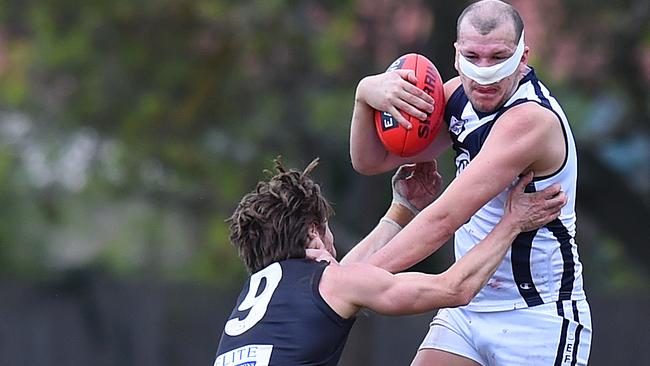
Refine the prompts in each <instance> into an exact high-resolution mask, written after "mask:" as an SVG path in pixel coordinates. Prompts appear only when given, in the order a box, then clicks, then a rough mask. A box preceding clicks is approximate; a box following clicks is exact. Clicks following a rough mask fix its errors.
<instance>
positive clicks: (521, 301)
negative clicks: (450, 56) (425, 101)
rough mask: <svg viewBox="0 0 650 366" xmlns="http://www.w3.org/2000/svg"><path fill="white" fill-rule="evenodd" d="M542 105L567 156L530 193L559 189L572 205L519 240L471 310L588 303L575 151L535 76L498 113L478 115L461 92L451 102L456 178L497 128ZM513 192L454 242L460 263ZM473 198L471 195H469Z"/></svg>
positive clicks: (448, 116)
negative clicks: (557, 127) (520, 108)
mask: <svg viewBox="0 0 650 366" xmlns="http://www.w3.org/2000/svg"><path fill="white" fill-rule="evenodd" d="M530 102H532V103H537V104H539V105H541V106H542V107H544V108H548V109H549V110H551V111H553V112H554V113H555V115H556V116H557V117H558V119H559V121H560V123H561V125H562V129H563V132H564V143H565V147H566V156H565V160H564V163H563V164H562V166H561V167H560V168H559V169H558V170H557V171H556V172H554V173H553V174H550V175H548V176H544V177H535V178H534V180H533V182H531V184H529V185H528V187H526V190H527V191H529V192H530V191H539V190H542V189H544V188H546V187H548V186H550V185H551V184H553V183H560V185H561V186H562V190H563V191H564V192H566V194H567V195H568V202H567V204H566V206H564V208H562V212H561V214H560V217H559V218H558V219H556V220H554V221H552V222H551V223H549V224H547V225H546V226H544V227H542V228H540V229H538V230H536V231H533V232H526V233H522V234H520V235H519V236H518V237H517V238H516V239H515V242H514V243H513V245H512V248H511V249H510V250H509V251H508V254H507V255H506V257H505V259H504V260H503V262H502V263H501V264H500V265H499V268H498V269H497V271H496V272H495V274H494V275H493V276H492V278H491V279H490V280H489V281H488V283H487V285H486V286H485V287H484V288H483V289H482V290H481V291H480V292H479V293H478V295H477V296H476V297H475V298H474V299H473V300H472V301H471V302H470V304H469V305H467V308H468V309H469V310H472V311H500V310H507V309H516V308H522V307H529V306H535V305H539V304H543V303H549V302H554V301H558V300H581V299H584V298H585V294H584V291H583V288H582V264H581V263H580V259H579V257H578V248H577V246H576V242H575V223H576V215H575V196H576V179H577V157H576V148H575V143H574V139H573V135H572V133H571V129H570V127H569V123H568V121H567V118H566V116H565V114H564V112H563V111H562V108H561V107H560V105H559V103H558V102H557V100H556V99H555V97H553V96H552V95H551V93H550V92H549V90H548V89H547V88H546V87H545V86H544V85H543V84H542V83H541V82H540V81H539V80H538V79H537V77H536V76H535V71H534V70H533V69H532V68H530V71H529V72H528V74H526V76H525V77H524V78H523V79H522V80H521V81H520V83H519V86H518V88H517V90H516V91H515V93H514V94H513V95H512V97H511V98H510V99H509V100H508V101H507V102H506V103H505V104H504V105H503V106H502V107H501V108H499V109H498V110H497V111H495V112H493V113H488V114H486V113H481V112H478V111H475V110H474V108H473V107H472V104H471V103H469V101H468V99H467V96H466V95H465V92H464V90H463V88H462V86H459V87H458V89H456V90H455V91H454V93H453V94H452V95H451V97H450V98H449V101H448V103H447V106H446V107H445V108H446V109H445V120H446V121H447V123H448V126H449V133H450V135H451V138H452V141H453V148H454V150H455V151H456V176H458V175H459V174H461V173H462V171H463V169H464V168H465V167H466V166H467V164H469V162H470V161H471V160H472V159H473V158H474V157H475V156H476V155H477V154H478V153H479V151H480V150H481V146H482V145H483V143H484V142H485V140H486V138H487V136H488V135H489V133H490V130H491V129H492V126H493V125H494V123H495V122H496V121H497V120H498V118H499V117H500V116H501V115H503V113H505V112H506V111H507V110H509V109H510V108H512V107H514V106H516V105H519V104H522V103H530ZM515 183H516V180H515V181H513V182H512V184H511V186H510V187H507V189H506V190H504V191H503V192H501V193H499V195H497V196H496V197H495V198H493V199H492V200H491V201H489V202H488V203H487V204H486V205H485V206H483V207H481V208H480V209H479V210H478V212H476V214H474V216H472V217H471V219H470V220H469V221H468V222H467V223H466V224H465V225H463V226H462V227H461V228H460V229H459V230H458V231H457V232H456V236H455V245H454V248H455V249H454V250H455V256H456V259H458V258H460V257H462V256H463V255H465V254H466V253H467V252H468V251H469V250H470V249H471V248H472V247H473V246H474V245H475V244H476V243H478V242H479V241H480V240H482V239H483V238H485V236H486V235H487V234H488V233H489V232H490V231H491V230H492V229H493V228H494V226H495V225H496V224H497V222H498V221H499V219H500V218H501V216H502V215H503V207H504V202H505V200H506V198H507V196H508V191H509V189H510V188H511V187H512V186H513V185H514V184H515ZM468 194H471V192H468Z"/></svg>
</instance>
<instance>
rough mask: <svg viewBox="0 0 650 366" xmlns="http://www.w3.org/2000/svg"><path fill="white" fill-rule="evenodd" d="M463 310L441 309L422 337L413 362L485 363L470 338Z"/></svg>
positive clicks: (462, 365) (466, 365)
mask: <svg viewBox="0 0 650 366" xmlns="http://www.w3.org/2000/svg"><path fill="white" fill-rule="evenodd" d="M469 316H470V314H469V313H468V312H467V311H464V310H462V309H458V308H454V309H441V310H440V311H439V312H438V314H436V316H435V317H434V318H433V321H432V322H431V325H430V327H429V331H428V332H427V334H426V336H425V337H424V339H423V340H422V343H421V344H420V348H419V350H418V353H417V355H416V357H415V359H414V360H413V365H418V366H424V365H452V366H477V365H479V366H480V365H482V364H485V362H484V359H483V357H482V356H481V354H480V353H478V351H477V349H476V347H475V346H474V341H473V340H472V334H471V333H472V329H471V326H470V325H471V324H472V320H471V319H470V318H469Z"/></svg>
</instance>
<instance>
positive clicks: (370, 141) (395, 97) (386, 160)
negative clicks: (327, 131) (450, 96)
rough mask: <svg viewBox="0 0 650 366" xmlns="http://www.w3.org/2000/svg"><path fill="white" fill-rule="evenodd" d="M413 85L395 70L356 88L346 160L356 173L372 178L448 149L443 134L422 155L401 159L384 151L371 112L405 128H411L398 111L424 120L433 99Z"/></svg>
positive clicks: (407, 74) (408, 72) (365, 80)
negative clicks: (393, 118) (390, 115)
mask: <svg viewBox="0 0 650 366" xmlns="http://www.w3.org/2000/svg"><path fill="white" fill-rule="evenodd" d="M416 82H417V79H416V77H415V73H414V72H413V71H412V70H396V71H391V72H386V73H382V74H377V75H372V76H367V77H365V78H363V79H362V80H361V81H360V82H359V84H358V85H357V90H356V93H355V100H354V111H353V113H352V122H351V126H350V158H351V160H352V166H353V167H354V169H355V170H356V171H357V172H359V173H361V174H366V175H373V174H379V173H383V172H387V171H389V170H391V169H394V168H395V167H397V166H399V165H402V164H406V163H416V162H424V161H429V160H431V159H433V158H435V157H436V156H437V155H438V154H439V153H440V152H441V151H443V150H445V149H447V148H448V147H449V146H450V144H451V141H450V139H449V136H448V135H447V134H446V133H444V131H443V132H442V133H440V134H439V135H438V137H437V138H436V140H435V141H434V142H433V143H432V144H431V145H430V146H429V147H428V148H427V149H425V150H424V151H423V152H421V153H420V154H418V155H416V156H414V157H409V158H403V157H399V156H397V155H393V154H390V153H389V152H388V151H386V149H385V148H384V146H383V145H382V144H381V142H380V140H379V138H378V137H377V133H376V132H375V127H374V112H375V110H380V111H384V112H389V113H390V114H392V115H393V116H394V117H395V118H396V119H397V122H398V123H399V124H400V125H402V126H404V127H406V128H410V127H411V124H410V123H409V122H408V120H407V119H406V118H404V116H403V115H402V114H401V113H400V112H399V111H403V112H405V113H408V114H410V115H412V116H415V117H416V118H419V119H420V120H425V119H426V118H427V113H431V112H432V111H433V108H435V107H434V100H433V98H431V96H429V95H428V94H427V93H425V92H424V91H423V90H421V89H419V88H418V87H416V86H415V83H416Z"/></svg>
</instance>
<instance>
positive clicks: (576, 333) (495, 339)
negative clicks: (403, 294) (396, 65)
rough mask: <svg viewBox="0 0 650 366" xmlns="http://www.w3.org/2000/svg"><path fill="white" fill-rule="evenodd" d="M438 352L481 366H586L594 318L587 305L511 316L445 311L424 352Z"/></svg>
mask: <svg viewBox="0 0 650 366" xmlns="http://www.w3.org/2000/svg"><path fill="white" fill-rule="evenodd" d="M427 348H434V349H438V350H442V351H446V352H450V353H454V354H457V355H461V356H464V357H467V358H470V359H472V360H474V361H476V362H478V363H479V364H481V365H483V366H521V365H530V366H535V365H540V366H542V365H543V366H548V365H554V366H569V365H571V366H573V365H587V360H588V359H589V350H590V348H591V313H590V310H589V304H588V303H587V301H586V300H579V301H571V300H567V301H557V302H554V303H549V304H542V305H538V306H534V307H530V308H522V309H516V310H508V311H495V312H476V311H469V310H466V309H464V308H452V309H442V310H440V311H439V312H438V314H437V315H436V316H435V317H434V318H433V321H432V322H431V326H430V328H429V332H428V333H427V335H426V336H425V338H424V341H423V342H422V344H421V345H420V350H422V349H427Z"/></svg>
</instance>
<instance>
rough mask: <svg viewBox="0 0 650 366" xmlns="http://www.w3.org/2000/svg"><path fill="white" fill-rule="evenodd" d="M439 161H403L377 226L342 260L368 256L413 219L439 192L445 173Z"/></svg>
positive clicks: (355, 259)
mask: <svg viewBox="0 0 650 366" xmlns="http://www.w3.org/2000/svg"><path fill="white" fill-rule="evenodd" d="M437 167H438V166H437V162H436V161H435V160H434V161H431V162H426V163H419V164H408V165H402V166H401V167H400V168H399V169H398V170H397V172H396V173H395V174H394V175H393V178H392V179H391V186H392V190H393V201H392V202H391V205H390V207H389V209H388V211H387V212H386V214H385V215H384V217H382V219H381V220H380V221H379V223H378V224H377V226H376V227H375V228H374V229H373V230H372V231H371V232H370V233H369V234H368V235H367V236H366V237H365V238H364V239H363V240H362V241H361V242H359V244H357V245H356V246H355V247H354V248H352V250H350V252H348V254H347V255H346V256H345V257H344V258H343V259H342V260H341V263H345V264H347V263H352V262H359V261H364V260H366V259H367V258H368V257H369V256H370V255H372V254H373V253H375V252H376V251H377V250H379V249H381V248H382V247H383V246H384V245H385V244H386V243H388V242H389V241H390V240H391V239H392V238H393V237H394V236H395V235H396V234H397V233H398V232H399V231H400V230H401V229H402V228H403V227H404V226H406V225H407V224H408V223H409V222H410V221H411V219H413V217H414V216H415V215H417V213H418V212H419V211H420V210H422V209H423V208H424V207H426V206H428V205H429V204H430V203H431V202H433V200H434V199H435V198H436V197H437V196H438V194H439V193H440V190H441V189H442V177H441V176H440V174H439V173H438V171H437Z"/></svg>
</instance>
